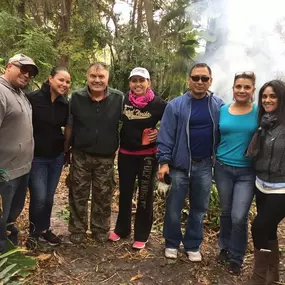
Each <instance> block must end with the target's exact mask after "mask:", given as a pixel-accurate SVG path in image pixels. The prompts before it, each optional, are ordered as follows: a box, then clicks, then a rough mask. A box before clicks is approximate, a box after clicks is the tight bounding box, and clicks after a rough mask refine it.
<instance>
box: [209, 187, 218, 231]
mask: <svg viewBox="0 0 285 285" xmlns="http://www.w3.org/2000/svg"><path fill="white" fill-rule="evenodd" d="M207 221H208V224H209V226H210V227H211V228H213V229H218V228H219V226H220V200H219V193H218V189H217V187H216V184H215V183H214V182H213V184H212V187H211V196H210V201H209V209H208V212H207Z"/></svg>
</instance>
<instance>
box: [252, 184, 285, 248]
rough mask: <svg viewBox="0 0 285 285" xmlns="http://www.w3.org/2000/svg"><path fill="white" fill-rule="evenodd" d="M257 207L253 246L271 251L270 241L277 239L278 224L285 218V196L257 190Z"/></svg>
mask: <svg viewBox="0 0 285 285" xmlns="http://www.w3.org/2000/svg"><path fill="white" fill-rule="evenodd" d="M273 191H274V190H273ZM256 207H257V216H256V217H255V219H254V221H253V224H252V228H251V231H252V238H253V244H254V247H255V248H257V249H261V248H263V249H269V248H268V241H272V240H276V239H277V227H278V224H279V223H280V222H281V221H282V219H283V218H284V217H285V194H264V193H262V192H260V191H259V190H258V189H256Z"/></svg>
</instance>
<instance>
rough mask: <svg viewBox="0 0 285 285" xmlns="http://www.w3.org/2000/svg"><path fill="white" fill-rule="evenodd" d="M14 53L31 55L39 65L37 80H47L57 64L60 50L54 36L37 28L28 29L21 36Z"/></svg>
mask: <svg viewBox="0 0 285 285" xmlns="http://www.w3.org/2000/svg"><path fill="white" fill-rule="evenodd" d="M13 53H24V54H27V55H29V56H31V57H32V58H33V59H34V60H35V62H36V64H37V65H38V67H39V70H40V74H39V76H38V77H37V81H40V82H42V81H44V80H46V78H47V76H48V74H49V72H50V70H51V68H52V66H54V65H55V64H56V61H57V59H58V52H57V50H56V49H55V48H54V47H53V41H52V36H51V34H49V33H46V32H45V31H43V30H41V29H39V28H35V29H31V30H27V31H26V32H25V33H24V34H21V35H20V36H19V41H18V42H17V43H15V49H14V50H13Z"/></svg>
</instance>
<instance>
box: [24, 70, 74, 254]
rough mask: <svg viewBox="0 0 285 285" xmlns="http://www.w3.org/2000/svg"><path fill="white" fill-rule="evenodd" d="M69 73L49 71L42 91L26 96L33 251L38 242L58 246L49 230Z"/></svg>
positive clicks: (30, 245)
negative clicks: (31, 132) (29, 113)
mask: <svg viewBox="0 0 285 285" xmlns="http://www.w3.org/2000/svg"><path fill="white" fill-rule="evenodd" d="M69 88H70V74H69V73H68V71H67V69H66V68H65V67H55V68H53V69H52V71H51V73H50V76H49V78H48V80H47V81H46V82H45V83H43V85H42V87H41V89H39V90H37V91H34V92H31V93H29V94H27V97H28V99H29V101H30V103H31V105H32V109H33V130H34V140H35V150H34V160H33V163H32V169H31V172H30V182H29V189H30V208H29V218H30V235H29V237H28V240H27V243H26V246H27V247H28V248H29V249H34V248H35V247H36V246H37V243H38V241H39V240H40V241H43V242H48V243H49V244H50V245H58V244H59V243H60V241H61V240H60V238H58V237H57V236H56V235H55V234H54V233H53V232H52V231H51V230H50V217H51V211H52V206H53V198H54V193H55V190H56V188H57V184H58V181H59V178H60V175H61V171H62V167H63V165H64V141H65V139H64V134H63V132H62V127H64V126H65V125H66V122H67V118H68V101H67V99H66V95H67V93H68V91H69Z"/></svg>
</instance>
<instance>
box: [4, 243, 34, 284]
mask: <svg viewBox="0 0 285 285" xmlns="http://www.w3.org/2000/svg"><path fill="white" fill-rule="evenodd" d="M24 251H25V250H23V249H21V248H15V247H14V246H13V245H12V243H10V242H9V243H8V244H7V248H6V249H5V252H4V253H2V254H1V255H0V284H3V285H4V284H10V285H18V284H24V282H25V280H26V278H27V277H28V276H29V275H30V274H31V271H33V270H35V268H36V260H35V259H34V258H32V257H29V256H25V255H24V254H23V252H24ZM19 278H20V280H19Z"/></svg>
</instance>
